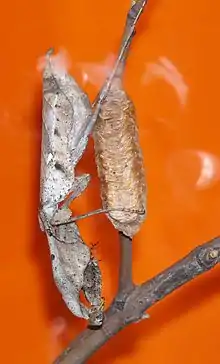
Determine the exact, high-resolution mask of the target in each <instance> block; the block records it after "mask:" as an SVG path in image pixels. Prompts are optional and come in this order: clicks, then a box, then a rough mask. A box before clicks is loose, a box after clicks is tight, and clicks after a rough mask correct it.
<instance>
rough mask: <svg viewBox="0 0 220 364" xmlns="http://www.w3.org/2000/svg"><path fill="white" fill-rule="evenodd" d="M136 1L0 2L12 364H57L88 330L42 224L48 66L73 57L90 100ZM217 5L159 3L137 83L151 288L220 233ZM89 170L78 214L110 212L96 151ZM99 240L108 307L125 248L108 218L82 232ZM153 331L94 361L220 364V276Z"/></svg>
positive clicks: (0, 114) (5, 343)
mask: <svg viewBox="0 0 220 364" xmlns="http://www.w3.org/2000/svg"><path fill="white" fill-rule="evenodd" d="M129 4H130V0H126V1H125V0H123V1H122V0H121V1H120V2H119V1H117V0H112V1H101V0H95V1H90V0H84V1H78V2H77V1H73V0H71V1H70V0H67V1H57V0H53V1H52V0H47V1H43V0H38V1H32V2H30V1H28V2H27V1H26V0H20V1H19V2H18V1H17V2H16V1H15V2H13V3H10V2H7V1H6V2H4V3H3V4H2V11H1V22H0V38H1V60H0V64H1V67H0V80H1V88H0V152H1V165H2V167H1V180H0V187H1V210H0V225H1V259H0V285H1V297H0V308H1V311H0V312H1V337H0V343H1V362H2V363H8V364H50V363H51V362H52V360H53V359H54V358H55V356H56V355H57V354H58V353H59V352H60V351H61V350H62V349H63V348H64V347H65V346H66V345H67V344H68V342H69V341H70V340H71V338H73V337H74V335H76V334H77V333H78V332H79V331H80V330H81V329H82V328H83V326H84V323H83V322H82V321H81V320H79V319H77V318H74V317H73V316H72V315H71V314H70V312H69V311H68V309H67V308H66V307H65V304H64V303H63V301H62V299H61V297H60V295H59V293H58V291H57V289H56V287H55V285H54V283H53V279H52V274H51V267H50V259H49V251H48V247H47V241H46V238H45V236H44V235H43V234H42V233H41V232H40V229H39V226H38V219H37V208H38V198H39V196H38V194H39V166H40V140H41V75H40V73H39V72H38V71H37V61H38V59H39V57H41V56H42V55H44V53H45V51H46V50H47V49H48V48H49V47H51V46H53V47H55V49H56V50H59V49H65V50H66V51H67V52H68V54H69V58H70V60H71V62H72V67H71V72H72V74H73V75H74V76H75V77H76V79H77V80H78V82H79V83H80V84H81V85H82V86H83V87H84V88H85V90H86V91H87V92H88V93H89V96H90V97H91V100H92V99H93V98H94V97H95V95H96V93H97V91H98V88H99V87H100V86H101V84H102V82H103V81H104V79H105V77H106V75H107V73H108V71H109V70H110V69H111V65H112V62H113V60H114V57H115V55H116V52H117V49H118V45H119V42H120V37H121V33H122V27H123V24H124V19H125V14H126V10H127V9H128V7H129ZM219 11H220V5H219V3H218V2H217V1H215V2H212V3H210V5H209V3H207V1H205V0H200V1H198V0H195V1H193V2H192V1H189V0H186V1H176V0H167V1H163V0H155V1H153V0H150V2H149V6H148V8H147V9H146V10H145V13H144V15H143V16H142V18H141V21H140V24H139V25H138V28H137V35H136V37H135V40H134V43H133V46H132V52H131V53H130V56H129V59H128V64H127V70H126V74H125V85H126V88H127V90H128V92H129V93H130V95H131V97H132V98H133V100H134V102H135V104H136V107H137V114H138V122H139V125H140V138H141V144H142V147H143V151H144V159H145V165H146V169H147V180H148V186H149V194H148V198H149V199H148V217H147V220H146V223H145V224H144V225H143V227H142V230H141V232H140V233H139V234H138V236H137V237H136V238H135V241H134V264H133V271H134V279H135V281H136V282H142V281H143V280H145V279H147V278H150V277H151V276H153V275H154V274H156V273H158V272H159V271H160V270H162V269H164V268H165V267H167V266H168V265H170V264H171V263H173V262H175V261H176V260H177V259H179V258H181V257H182V256H183V255H185V254H186V253H187V252H188V251H189V250H190V249H192V248H193V247H195V246H196V245H197V244H200V243H202V242H205V241H206V240H207V239H210V238H212V237H214V236H216V235H218V234H219V229H220V228H219V205H220V143H219V130H220V128H219V119H220V115H219V114H220V111H219V110H220V108H219V83H220V73H219V64H220V52H219V46H218V41H217V40H218V39H219V32H220V25H219ZM78 172H79V173H82V172H89V173H91V174H92V176H93V179H92V183H91V185H90V187H89V188H88V190H87V191H86V193H85V194H84V196H83V197H82V198H80V199H79V201H75V202H74V204H73V209H74V213H75V214H78V213H80V212H86V211H88V210H92V209H93V208H97V207H99V206H100V200H99V189H98V188H99V186H98V179H97V175H96V168H95V163H94V158H93V148H92V143H90V144H89V147H88V149H87V152H86V154H85V156H84V158H83V160H82V161H81V162H80V165H79V168H78ZM79 225H80V227H81V229H82V234H83V237H84V239H85V241H86V242H88V244H90V243H92V242H96V241H99V245H98V248H97V251H96V254H97V256H98V257H99V258H100V259H101V260H102V262H101V267H102V271H103V274H104V295H105V297H106V301H107V304H109V303H110V301H111V298H112V297H113V294H114V293H115V292H116V288H117V263H118V242H117V239H116V234H115V232H114V230H113V228H112V227H111V225H110V222H108V221H107V219H106V218H105V217H104V216H99V217H94V218H90V219H88V220H84V221H81V222H80V224H79ZM150 314H151V319H150V320H146V321H144V322H142V323H139V324H136V325H132V326H130V327H128V328H127V329H126V330H124V331H123V332H121V333H120V334H118V335H117V336H116V337H115V338H113V339H112V340H111V341H110V342H109V343H108V344H107V345H106V346H105V347H103V348H102V349H101V350H100V351H99V352H98V353H97V354H95V355H94V356H93V357H92V358H91V360H90V361H89V363H91V364H95V363H102V362H104V363H105V364H107V363H108V364H110V363H114V364H116V363H117V364H118V363H120V364H127V363H133V361H134V360H135V361H136V362H137V363H145V362H148V363H150V364H163V363H169V364H176V363H177V362H178V364H185V363H187V364H203V363H204V364H205V363H207V361H208V360H209V362H210V363H217V362H218V361H219V354H218V347H219V324H220V268H218V267H217V268H216V269H215V270H213V271H212V272H210V273H208V274H206V275H205V276H202V277H200V278H198V279H197V280H196V281H194V282H193V283H190V284H188V285H187V286H185V287H184V288H181V289H180V290H179V291H178V292H176V293H174V294H173V295H171V296H170V297H168V298H167V299H166V300H165V301H163V302H161V303H159V304H157V305H156V306H155V307H154V308H152V309H151V310H150Z"/></svg>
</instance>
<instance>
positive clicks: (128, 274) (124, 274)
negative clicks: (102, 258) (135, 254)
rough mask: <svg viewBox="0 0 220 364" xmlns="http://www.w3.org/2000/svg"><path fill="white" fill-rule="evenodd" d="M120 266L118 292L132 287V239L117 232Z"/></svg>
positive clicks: (127, 290) (126, 290) (129, 289)
mask: <svg viewBox="0 0 220 364" xmlns="http://www.w3.org/2000/svg"><path fill="white" fill-rule="evenodd" d="M119 241H120V250H121V251H120V266H119V282H118V292H119V293H121V292H129V291H131V289H132V288H133V287H134V285H133V281H132V239H131V238H129V237H128V236H125V235H124V234H123V233H119Z"/></svg>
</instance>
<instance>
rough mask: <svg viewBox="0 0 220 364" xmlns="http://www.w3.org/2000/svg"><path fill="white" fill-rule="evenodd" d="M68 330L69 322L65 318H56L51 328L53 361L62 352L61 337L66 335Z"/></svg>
mask: <svg viewBox="0 0 220 364" xmlns="http://www.w3.org/2000/svg"><path fill="white" fill-rule="evenodd" d="M66 330H67V321H66V320H65V319H64V318H63V317H56V318H54V320H53V321H52V323H51V326H50V335H51V346H50V348H51V353H50V356H51V360H52V361H53V360H54V358H56V356H57V355H58V353H59V352H60V351H61V350H62V341H61V340H60V337H61V336H62V335H64V334H65V332H66Z"/></svg>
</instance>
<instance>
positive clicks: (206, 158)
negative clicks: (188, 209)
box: [195, 151, 220, 189]
mask: <svg viewBox="0 0 220 364" xmlns="http://www.w3.org/2000/svg"><path fill="white" fill-rule="evenodd" d="M195 153H196V154H197V157H198V158H199V160H200V165H201V167H200V175H199V178H198V180H197V181H196V186H197V188H199V189H204V188H207V187H210V185H213V183H216V182H217V181H218V180H219V179H220V159H219V157H216V156H215V155H213V154H211V153H208V152H204V151H196V152H195Z"/></svg>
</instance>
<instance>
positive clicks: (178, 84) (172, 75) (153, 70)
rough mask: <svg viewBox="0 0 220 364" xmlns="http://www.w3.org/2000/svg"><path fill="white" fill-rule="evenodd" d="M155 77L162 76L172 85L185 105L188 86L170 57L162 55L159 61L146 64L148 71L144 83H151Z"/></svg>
mask: <svg viewBox="0 0 220 364" xmlns="http://www.w3.org/2000/svg"><path fill="white" fill-rule="evenodd" d="M155 78H162V79H163V80H164V81H165V82H167V83H168V84H169V85H170V86H172V87H173V88H174V90H175V92H176V95H177V97H178V100H179V102H180V104H181V106H185V104H186V102H187V96H188V86H187V84H186V82H185V80H184V77H183V75H182V74H181V73H180V72H179V70H178V69H177V67H176V66H175V65H174V64H173V63H172V62H171V61H170V60H169V59H168V58H166V57H160V58H159V59H158V61H157V62H155V63H149V64H147V65H146V71H145V72H144V75H143V79H142V82H143V83H144V84H149V83H150V82H152V81H153V80H154V79H155Z"/></svg>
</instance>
